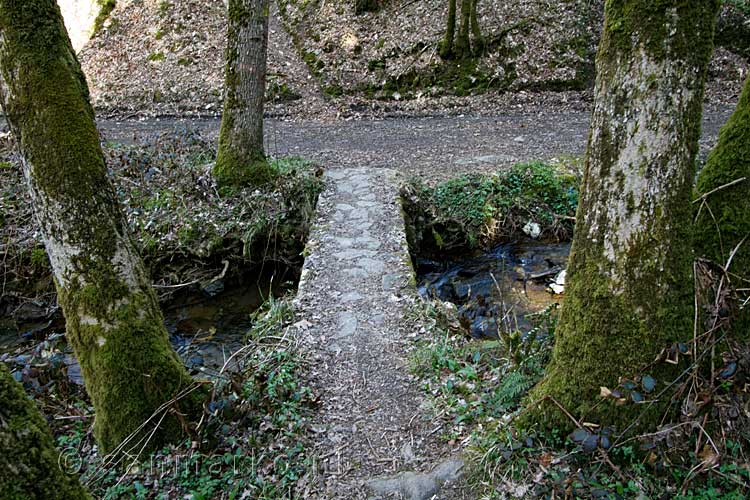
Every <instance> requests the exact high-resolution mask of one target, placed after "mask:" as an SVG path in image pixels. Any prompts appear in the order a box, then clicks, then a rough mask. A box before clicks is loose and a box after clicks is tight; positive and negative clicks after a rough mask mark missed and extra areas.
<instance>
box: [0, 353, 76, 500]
mask: <svg viewBox="0 0 750 500" xmlns="http://www.w3.org/2000/svg"><path fill="white" fill-rule="evenodd" d="M60 463H61V462H60V455H59V453H58V451H57V449H56V448H55V444H54V439H53V437H52V433H51V432H50V431H49V428H48V427H47V422H45V421H44V418H43V417H42V414H41V413H39V410H38V409H37V408H36V406H34V402H33V401H31V400H29V399H28V397H27V396H26V394H25V393H24V390H23V388H22V387H21V385H20V384H18V383H17V382H16V381H15V380H13V377H12V376H11V374H10V372H9V371H8V368H7V367H6V366H5V365H4V364H3V363H0V498H2V499H4V500H86V499H88V498H91V497H89V495H88V493H86V491H85V490H84V489H83V487H82V486H81V484H80V483H79V482H78V478H77V476H76V475H72V474H67V473H65V472H63V471H62V470H61V467H60ZM62 463H64V462H62Z"/></svg>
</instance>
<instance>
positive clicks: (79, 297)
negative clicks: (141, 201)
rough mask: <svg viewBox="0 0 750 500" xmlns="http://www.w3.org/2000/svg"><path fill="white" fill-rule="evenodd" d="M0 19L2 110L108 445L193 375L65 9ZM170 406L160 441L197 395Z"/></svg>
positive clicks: (11, 7) (33, 8)
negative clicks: (138, 241)
mask: <svg viewBox="0 0 750 500" xmlns="http://www.w3.org/2000/svg"><path fill="white" fill-rule="evenodd" d="M0 26H1V27H2V43H0V70H1V71H2V80H3V82H2V86H1V87H0V94H1V97H2V105H3V110H4V111H5V115H6V117H7V120H8V123H9V124H10V128H11V130H12V132H13V134H14V136H15V137H16V140H17V142H18V144H19V146H20V149H21V156H22V164H23V173H24V176H25V178H26V182H27V184H28V189H29V192H30V194H31V200H32V204H33V207H34V213H35V216H36V219H37V221H38V223H39V227H40V229H41V233H42V238H43V239H44V244H45V247H46V249H47V253H48V255H49V258H50V262H51V264H52V270H53V273H54V278H55V284H56V287H57V292H58V301H59V303H60V305H61V306H62V309H63V313H64V314H65V318H66V321H67V338H68V340H69V342H70V343H71V344H72V346H73V348H74V350H75V353H76V356H77V358H78V361H79V362H80V365H81V370H82V373H83V377H84V381H85V383H86V390H87V391H88V393H89V395H90V397H91V400H92V402H93V404H94V407H95V410H96V422H95V426H94V431H95V435H96V438H97V440H98V442H99V445H100V447H101V449H102V450H103V451H104V452H109V451H111V450H113V449H114V448H115V447H116V446H118V445H119V444H120V443H122V442H123V440H124V439H125V438H126V437H127V436H128V435H129V434H131V432H134V431H135V430H136V428H138V426H140V425H141V424H142V423H144V422H145V421H146V420H147V419H148V418H149V417H151V415H152V414H153V413H154V411H155V410H156V409H157V408H158V407H160V406H161V405H162V404H163V403H165V402H166V401H168V400H170V398H172V397H173V396H174V395H175V394H176V393H177V392H178V391H180V390H181V389H183V388H185V387H186V386H189V385H190V384H191V383H192V380H191V378H190V376H189V375H188V373H187V371H186V370H185V368H184V367H183V365H182V363H181V362H180V360H179V358H178V357H177V355H176V354H175V352H174V350H172V348H171V346H170V344H169V339H168V336H167V332H166V329H165V327H164V323H163V318H162V314H161V311H160V310H159V306H158V303H157V301H156V297H155V295H154V292H153V290H152V288H151V282H150V279H149V277H148V275H147V273H146V270H145V268H144V266H143V263H142V262H141V259H140V257H139V255H138V253H137V251H136V249H135V246H134V244H133V242H132V241H131V239H130V236H129V235H128V232H127V226H126V222H125V218H124V216H123V214H122V212H121V209H120V207H119V204H118V202H117V198H116V195H115V191H114V188H113V186H112V183H111V182H110V180H109V178H108V177H107V169H106V166H105V164H104V156H103V154H102V150H101V147H100V145H99V134H98V132H97V130H96V126H95V124H94V112H93V109H92V108H91V105H90V103H89V94H88V87H87V85H86V80H85V77H84V75H83V72H82V71H81V68H80V65H79V63H78V60H77V58H76V55H75V53H74V51H73V48H72V46H71V43H70V40H69V38H68V36H67V33H66V32H65V27H64V25H63V21H62V17H61V15H60V9H59V8H58V6H57V4H56V3H55V1H54V0H25V1H24V2H17V1H12V0H0ZM171 407H172V408H173V410H172V411H171V412H170V413H169V415H167V416H166V417H165V418H164V420H163V422H162V424H161V427H160V429H159V430H158V431H156V432H155V434H154V436H153V438H152V441H151V444H152V446H158V445H160V444H161V443H163V442H165V441H171V440H175V439H178V438H180V437H181V436H182V435H183V429H182V426H181V425H180V423H179V420H178V418H177V417H176V416H175V412H177V411H180V412H183V413H187V414H188V416H187V418H189V415H190V414H191V413H192V411H198V409H199V404H198V401H197V398H195V399H193V398H188V399H184V400H182V401H180V402H178V403H175V404H174V405H171ZM180 418H182V416H180ZM157 420H158V419H157ZM152 427H153V425H148V426H147V427H146V430H147V431H151V428H152ZM142 435H143V433H141V434H139V436H142Z"/></svg>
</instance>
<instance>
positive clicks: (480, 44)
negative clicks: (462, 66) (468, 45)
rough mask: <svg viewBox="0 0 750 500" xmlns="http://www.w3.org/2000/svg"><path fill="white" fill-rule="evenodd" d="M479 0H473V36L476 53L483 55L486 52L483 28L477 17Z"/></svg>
mask: <svg viewBox="0 0 750 500" xmlns="http://www.w3.org/2000/svg"><path fill="white" fill-rule="evenodd" d="M478 2H479V0H472V2H471V36H472V47H473V51H474V54H475V55H481V54H482V52H484V38H483V37H482V29H481V28H480V26H479V18H478V17H477V3H478Z"/></svg>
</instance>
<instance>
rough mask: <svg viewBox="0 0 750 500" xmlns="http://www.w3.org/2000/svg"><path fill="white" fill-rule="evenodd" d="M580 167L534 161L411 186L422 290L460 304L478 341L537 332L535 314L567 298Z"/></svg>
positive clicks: (462, 320)
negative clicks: (566, 290) (568, 262)
mask: <svg viewBox="0 0 750 500" xmlns="http://www.w3.org/2000/svg"><path fill="white" fill-rule="evenodd" d="M578 167H579V165H577V164H576V163H573V162H571V163H568V164H557V165H551V164H545V163H541V162H532V163H527V164H517V165H514V166H513V167H510V168H509V169H506V170H503V171H499V172H496V173H494V174H489V175H478V174H475V175H464V176H460V177H457V178H454V179H451V180H448V181H445V182H442V183H439V184H437V185H435V186H429V185H425V184H423V183H422V182H420V181H412V182H411V183H409V184H407V185H406V186H404V187H403V188H402V190H401V200H402V206H403V209H404V214H405V220H406V226H407V228H406V234H407V240H408V243H409V251H410V254H411V259H412V264H413V267H414V269H415V271H416V279H417V288H418V291H419V293H420V295H422V297H423V298H425V299H428V300H439V301H441V302H444V303H446V302H447V303H450V304H453V305H454V306H455V313H456V315H457V318H458V321H459V324H460V325H461V327H462V329H463V330H464V331H465V332H466V334H468V335H469V336H471V337H473V338H499V337H501V336H503V335H512V334H516V333H521V334H525V333H526V332H529V331H530V330H532V328H533V324H532V323H533V321H532V320H531V319H532V317H533V316H534V315H536V314H539V313H542V312H544V311H546V310H548V309H550V308H553V307H556V306H557V305H559V304H560V303H561V301H562V295H563V293H564V285H565V266H566V263H567V256H568V253H569V252H570V240H571V239H572V235H573V222H574V214H575V209H576V206H577V202H578V189H577V186H578V181H579V173H578Z"/></svg>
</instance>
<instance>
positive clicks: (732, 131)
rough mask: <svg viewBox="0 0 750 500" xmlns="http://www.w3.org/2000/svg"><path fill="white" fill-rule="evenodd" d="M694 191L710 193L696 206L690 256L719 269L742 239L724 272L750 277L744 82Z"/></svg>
mask: <svg viewBox="0 0 750 500" xmlns="http://www.w3.org/2000/svg"><path fill="white" fill-rule="evenodd" d="M742 178H745V180H744V181H741V182H737V180H738V179H742ZM727 185H729V187H724V186H727ZM697 190H698V194H699V195H704V194H707V193H710V192H712V191H713V193H711V194H708V195H707V196H706V199H705V203H706V206H701V207H699V210H700V214H699V216H698V219H697V221H696V227H695V248H696V254H697V255H698V256H700V257H706V258H708V259H711V260H712V261H714V262H716V263H718V264H720V265H722V266H723V265H725V264H726V262H727V260H728V259H729V255H730V253H731V252H732V251H733V250H734V248H735V247H736V246H737V245H739V243H740V242H741V241H743V239H745V238H747V239H746V240H745V242H744V243H743V244H742V246H740V247H739V249H738V250H737V253H736V254H735V256H734V258H733V259H732V263H731V267H730V271H732V272H734V273H736V274H739V275H741V276H743V277H746V278H750V79H748V80H747V81H746V82H745V88H744V90H743V91H742V95H741V96H740V101H739V103H738V104H737V109H736V110H735V111H734V114H733V115H732V116H731V118H729V121H728V122H727V123H726V125H724V127H723V128H722V129H721V133H720V134H719V142H718V143H717V145H716V147H715V148H714V150H713V151H711V154H710V155H709V156H708V161H707V162H706V165H705V167H704V168H703V170H702V171H701V173H700V175H699V176H698V185H697Z"/></svg>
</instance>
